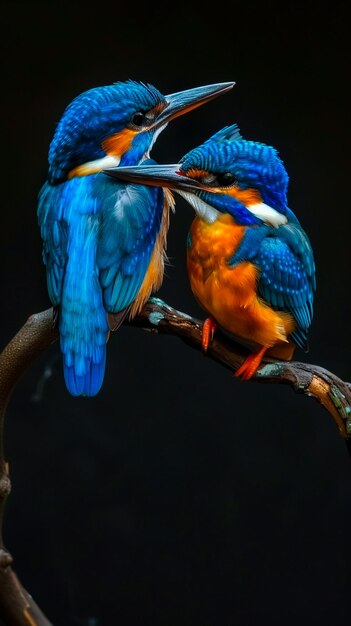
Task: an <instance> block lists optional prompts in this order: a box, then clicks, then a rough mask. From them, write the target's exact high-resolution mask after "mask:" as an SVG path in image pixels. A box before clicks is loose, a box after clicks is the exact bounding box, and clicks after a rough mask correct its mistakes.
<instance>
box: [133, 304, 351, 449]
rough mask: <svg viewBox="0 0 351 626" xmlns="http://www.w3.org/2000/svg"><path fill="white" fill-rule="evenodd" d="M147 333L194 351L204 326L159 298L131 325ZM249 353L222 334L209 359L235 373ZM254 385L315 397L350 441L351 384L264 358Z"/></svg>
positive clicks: (309, 367)
mask: <svg viewBox="0 0 351 626" xmlns="http://www.w3.org/2000/svg"><path fill="white" fill-rule="evenodd" d="M130 324H131V325H133V326H139V327H141V328H144V329H145V330H150V331H153V332H158V333H166V334H168V335H177V336H178V337H180V338H181V339H183V341H185V342H186V343H187V344H188V345H190V346H191V347H192V348H195V349H197V350H201V330H202V322H201V321H200V320H196V319H194V318H192V317H190V316H189V315H186V314H185V313H181V312H180V311H176V310H175V309H173V308H172V307H170V306H168V305H167V304H166V303H164V302H163V301H162V300H159V299H158V298H151V299H150V300H149V301H148V302H147V303H146V305H145V307H144V309H143V310H142V312H141V314H140V315H139V316H138V317H137V318H135V319H134V320H133V321H132V322H130ZM247 354H248V353H247V351H246V350H245V349H244V348H243V347H242V346H240V345H239V344H238V343H236V342H234V341H233V340H231V339H229V338H227V337H226V336H225V335H224V334H222V333H221V332H220V331H217V332H216V335H215V338H214V340H213V342H212V344H211V345H210V347H209V349H208V351H207V356H208V357H210V358H211V359H214V360H215V361H217V362H218V363H220V364H221V365H223V366H224V367H226V368H228V369H230V370H232V371H235V370H236V369H237V368H238V367H240V365H241V364H242V363H243V361H244V359H245V358H246V356H247ZM252 381H253V382H259V383H278V384H283V385H290V387H292V389H293V390H294V391H296V392H297V393H304V394H306V395H307V396H312V397H314V398H315V399H316V400H318V402H319V403H320V404H322V405H323V406H324V408H325V409H326V410H327V411H328V412H329V413H330V415H331V416H332V418H333V420H334V421H335V423H336V425H337V427H338V429H339V433H340V435H341V436H342V437H344V438H345V439H349V438H350V441H351V384H350V383H346V382H344V381H343V380H341V379H340V378H338V377H337V376H335V374H332V373H331V372H329V371H328V370H326V369H324V368H322V367H319V366H317V365H310V364H309V363H300V362H298V361H279V360H277V359H270V358H265V359H263V362H262V364H261V365H260V367H259V368H258V370H257V372H256V374H255V376H254V377H253V378H252Z"/></svg>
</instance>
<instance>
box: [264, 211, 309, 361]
mask: <svg viewBox="0 0 351 626" xmlns="http://www.w3.org/2000/svg"><path fill="white" fill-rule="evenodd" d="M253 262H255V263H256V264H257V266H258V267H259V270H260V277H259V282H258V293H259V294H260V295H261V297H262V298H263V299H264V300H266V301H267V302H268V303H270V304H271V305H272V306H273V307H274V308H277V309H280V310H282V311H288V312H290V313H292V315H293V317H294V319H295V321H296V323H297V327H296V329H295V331H294V332H293V333H292V338H293V339H294V341H295V342H296V343H297V344H298V345H299V346H300V347H301V348H303V349H307V333H308V329H309V327H310V325H311V322H312V316H313V296H314V290H315V284H316V282H315V266H314V259H313V254H312V249H311V245H310V243H309V240H308V238H307V235H306V234H305V233H304V231H303V230H302V229H301V227H300V226H299V224H297V223H296V224H287V225H285V226H282V227H280V228H279V229H276V230H272V231H271V236H266V237H265V238H264V239H263V241H262V242H261V243H260V246H259V248H258V250H256V254H255V255H253Z"/></svg>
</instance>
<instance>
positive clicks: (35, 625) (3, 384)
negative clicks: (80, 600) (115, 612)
mask: <svg viewBox="0 0 351 626" xmlns="http://www.w3.org/2000/svg"><path fill="white" fill-rule="evenodd" d="M56 337H57V333H56V331H55V330H54V329H53V310H52V309H48V310H47V311H44V312H43V313H38V314H37V315H32V316H31V317H30V318H29V319H28V320H27V322H26V323H25V325H24V326H23V327H22V328H21V329H20V331H19V332H18V333H17V335H15V337H14V338H13V339H12V341H10V343H9V344H8V345H7V346H6V348H5V349H4V350H3V352H2V353H1V354H0V617H1V619H2V620H3V621H4V623H5V624H6V626H51V622H49V620H48V619H47V618H46V617H45V615H43V613H42V612H41V610H40V609H39V607H38V606H37V604H36V603H35V602H34V600H33V598H32V597H31V596H30V595H29V594H28V592H27V591H26V590H25V589H24V588H23V586H22V585H21V583H20V581H19V580H18V578H17V576H16V574H15V572H14V571H13V569H12V557H11V555H10V554H9V552H8V551H7V550H6V548H5V547H4V543H3V537H2V522H3V516H4V507H5V503H6V498H7V496H8V494H9V493H10V490H11V484H10V478H9V473H8V466H7V463H6V462H5V457H4V437H3V432H4V417H5V411H6V408H7V404H8V401H9V399H10V396H11V393H12V391H13V389H14V387H15V385H16V383H17V381H18V379H19V378H20V376H21V375H22V374H23V373H24V372H25V370H26V369H27V368H28V367H29V366H30V365H31V364H32V362H33V361H34V360H35V359H36V357H37V356H39V355H40V354H41V353H42V352H43V351H44V350H46V349H47V348H48V347H49V345H50V344H51V343H52V342H53V341H55V339H56Z"/></svg>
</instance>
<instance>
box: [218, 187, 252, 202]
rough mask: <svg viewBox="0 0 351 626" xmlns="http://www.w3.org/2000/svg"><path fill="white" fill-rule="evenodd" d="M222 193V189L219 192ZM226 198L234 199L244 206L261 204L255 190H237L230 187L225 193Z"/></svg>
mask: <svg viewBox="0 0 351 626" xmlns="http://www.w3.org/2000/svg"><path fill="white" fill-rule="evenodd" d="M221 191H222V193H223V189H222V190H221ZM226 193H227V194H228V196H232V198H236V199H237V200H239V202H242V204H245V206H250V205H251V204H259V203H260V202H262V198H261V195H260V193H259V192H258V191H256V189H238V188H237V187H232V188H231V189H228V190H227V191H226Z"/></svg>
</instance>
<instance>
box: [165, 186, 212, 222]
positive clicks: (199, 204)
mask: <svg viewBox="0 0 351 626" xmlns="http://www.w3.org/2000/svg"><path fill="white" fill-rule="evenodd" d="M176 191H177V193H179V195H180V196H182V197H183V198H184V199H185V200H186V201H187V202H189V204H190V205H191V206H192V207H193V208H194V209H195V211H196V213H197V214H198V215H199V216H200V217H202V219H203V220H205V222H207V223H208V224H213V222H215V221H216V219H218V217H219V215H220V212H219V211H217V209H214V208H213V207H212V206H210V205H209V204H207V202H204V201H203V200H201V199H200V198H199V197H198V196H196V195H195V194H194V193H189V192H187V191H178V189H177V190H176Z"/></svg>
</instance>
